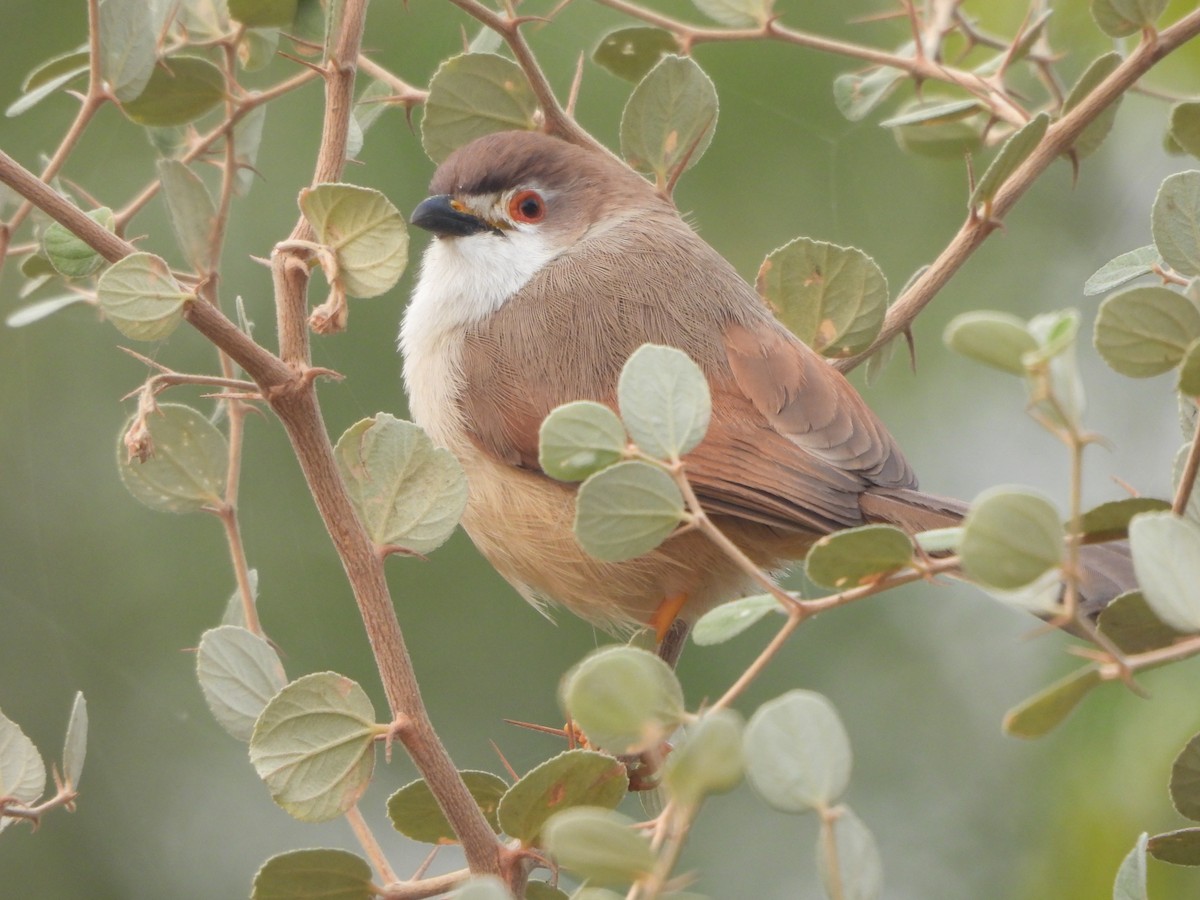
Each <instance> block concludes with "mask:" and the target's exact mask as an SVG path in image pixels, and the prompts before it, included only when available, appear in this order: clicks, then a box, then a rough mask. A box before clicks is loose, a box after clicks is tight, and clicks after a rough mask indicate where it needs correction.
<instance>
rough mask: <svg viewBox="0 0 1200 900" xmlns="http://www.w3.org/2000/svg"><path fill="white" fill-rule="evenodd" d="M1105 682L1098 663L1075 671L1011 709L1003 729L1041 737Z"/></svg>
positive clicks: (1005, 718) (1019, 734) (1026, 735)
mask: <svg viewBox="0 0 1200 900" xmlns="http://www.w3.org/2000/svg"><path fill="white" fill-rule="evenodd" d="M1102 683H1103V679H1101V677H1100V672H1099V670H1098V669H1097V668H1096V667H1095V666H1085V667H1084V668H1082V669H1079V670H1077V671H1075V672H1072V673H1071V674H1070V675H1068V676H1066V677H1065V678H1063V679H1061V680H1059V681H1056V682H1055V683H1054V684H1052V685H1050V687H1048V688H1046V689H1045V690H1043V691H1039V692H1038V693H1037V694H1035V695H1034V696H1032V697H1030V698H1029V699H1028V700H1026V701H1024V702H1023V703H1021V704H1019V705H1017V706H1015V707H1013V708H1012V709H1010V710H1009V711H1008V713H1007V714H1006V715H1005V716H1004V732H1005V733H1006V734H1011V735H1012V736H1013V737H1020V738H1035V737H1041V736H1042V735H1044V734H1047V733H1049V732H1050V731H1052V730H1053V729H1055V728H1057V727H1058V726H1059V725H1060V724H1062V722H1063V721H1064V720H1065V719H1066V718H1067V716H1069V715H1070V714H1071V712H1072V711H1073V710H1074V709H1075V707H1076V706H1078V705H1079V704H1080V703H1081V702H1083V698H1084V697H1086V696H1087V695H1088V694H1090V693H1091V691H1092V688H1094V687H1096V686H1097V685H1100V684H1102Z"/></svg>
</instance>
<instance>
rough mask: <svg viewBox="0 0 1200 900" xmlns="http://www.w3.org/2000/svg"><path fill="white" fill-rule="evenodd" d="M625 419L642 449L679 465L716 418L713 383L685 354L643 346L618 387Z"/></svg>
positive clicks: (625, 368)
mask: <svg viewBox="0 0 1200 900" xmlns="http://www.w3.org/2000/svg"><path fill="white" fill-rule="evenodd" d="M617 403H618V405H619V406H620V409H621V419H622V420H623V421H624V422H625V427H626V428H628V429H629V435H630V437H631V438H633V441H634V443H635V444H637V446H638V449H640V450H641V451H642V452H643V453H646V454H648V455H650V456H653V457H656V458H657V459H665V460H674V459H677V458H679V457H681V456H683V455H684V454H685V453H687V452H689V451H691V450H693V449H695V447H696V445H697V444H699V443H700V442H701V441H702V440H704V434H705V432H707V431H708V421H709V418H710V417H711V415H712V398H711V397H710V396H709V392H708V381H707V380H706V379H705V377H704V373H703V372H701V371H700V367H699V366H698V365H696V363H694V362H693V361H692V360H691V358H690V357H688V355H687V354H686V353H684V352H683V351H682V350H676V349H675V348H674V347H660V346H658V345H657V344H643V345H642V346H641V347H639V348H638V349H637V350H635V351H634V353H633V355H631V356H630V357H629V359H628V360H626V362H625V365H624V367H623V368H622V369H621V378H620V380H619V381H618V382H617Z"/></svg>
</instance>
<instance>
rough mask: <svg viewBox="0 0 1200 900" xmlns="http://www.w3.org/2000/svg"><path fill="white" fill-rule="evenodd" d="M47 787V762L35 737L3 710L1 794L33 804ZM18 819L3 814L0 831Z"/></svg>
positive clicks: (0, 752) (0, 739)
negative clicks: (34, 742) (28, 734)
mask: <svg viewBox="0 0 1200 900" xmlns="http://www.w3.org/2000/svg"><path fill="white" fill-rule="evenodd" d="M45 789H46V764H45V763H44V762H42V757H41V754H39V753H38V750H37V747H35V746H34V745H33V741H31V740H30V739H29V738H27V737H25V732H23V731H22V730H21V729H20V726H18V725H17V723H16V722H14V721H13V720H12V719H10V718H8V717H7V716H6V715H4V714H3V713H0V797H11V798H12V799H14V800H16V801H17V802H18V803H21V804H24V805H25V806H29V805H30V804H32V803H36V802H37V801H38V799H39V798H40V797H41V796H42V792H43V791H45ZM15 821H16V820H15V819H14V818H13V817H12V816H0V831H3V830H4V829H5V828H7V827H8V826H9V825H10V824H11V823H12V822H15Z"/></svg>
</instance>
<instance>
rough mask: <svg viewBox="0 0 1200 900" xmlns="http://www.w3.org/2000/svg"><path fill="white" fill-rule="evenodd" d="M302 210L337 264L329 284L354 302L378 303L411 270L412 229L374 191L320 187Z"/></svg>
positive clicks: (304, 198) (308, 194)
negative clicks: (363, 299) (356, 299)
mask: <svg viewBox="0 0 1200 900" xmlns="http://www.w3.org/2000/svg"><path fill="white" fill-rule="evenodd" d="M300 209H301V210H302V211H303V212H304V217H305V218H306V219H308V221H309V224H311V225H312V226H313V230H314V231H316V233H317V239H318V240H319V241H320V242H321V243H322V244H324V245H325V246H326V247H328V248H329V250H330V251H331V252H332V253H333V255H334V257H335V258H336V260H337V268H336V270H335V271H334V272H329V271H327V272H326V274H327V275H330V282H331V283H333V282H335V281H336V282H337V283H338V284H339V285H340V286H341V287H342V288H343V289H344V290H345V291H346V293H347V294H349V295H350V296H351V297H378V296H379V295H380V294H382V293H385V292H386V291H390V290H391V289H392V288H393V287H395V285H396V282H397V281H399V280H400V276H401V275H403V274H404V269H405V267H406V266H407V265H408V226H407V225H405V224H404V217H403V216H401V215H400V210H398V209H396V207H395V206H393V205H392V202H391V201H390V200H388V198H387V197H385V196H383V194H381V193H379V191H376V190H372V189H371V188H364V187H358V186H356V185H352V184H318V185H316V186H315V187H312V188H309V189H308V190H304V191H301V192H300Z"/></svg>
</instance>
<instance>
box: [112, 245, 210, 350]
mask: <svg viewBox="0 0 1200 900" xmlns="http://www.w3.org/2000/svg"><path fill="white" fill-rule="evenodd" d="M191 299H192V295H191V294H189V293H187V292H186V291H184V289H183V288H182V287H180V286H179V283H178V282H177V281H176V280H175V278H174V276H172V275H171V268H170V266H168V265H167V263H166V260H164V259H162V258H161V257H158V256H155V255H154V254H153V253H131V254H129V256H126V257H125V258H124V259H121V260H118V261H117V262H115V263H113V264H112V265H111V266H109V267H108V269H106V270H105V272H104V274H103V275H101V276H100V281H99V282H97V284H96V300H97V302H98V303H99V305H100V309H101V310H103V311H104V314H105V316H107V317H108V319H109V320H110V321H111V322H112V323H113V325H115V326H116V328H117V330H118V331H119V332H121V334H123V335H125V336H126V337H128V338H133V339H134V340H135V341H160V340H162V339H163V338H165V337H166V336H167V335H169V334H170V333H171V332H172V331H174V330H175V329H176V327H178V325H179V323H180V321H181V320H182V319H183V307H184V304H185V303H187V302H188V301H189V300H191Z"/></svg>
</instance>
